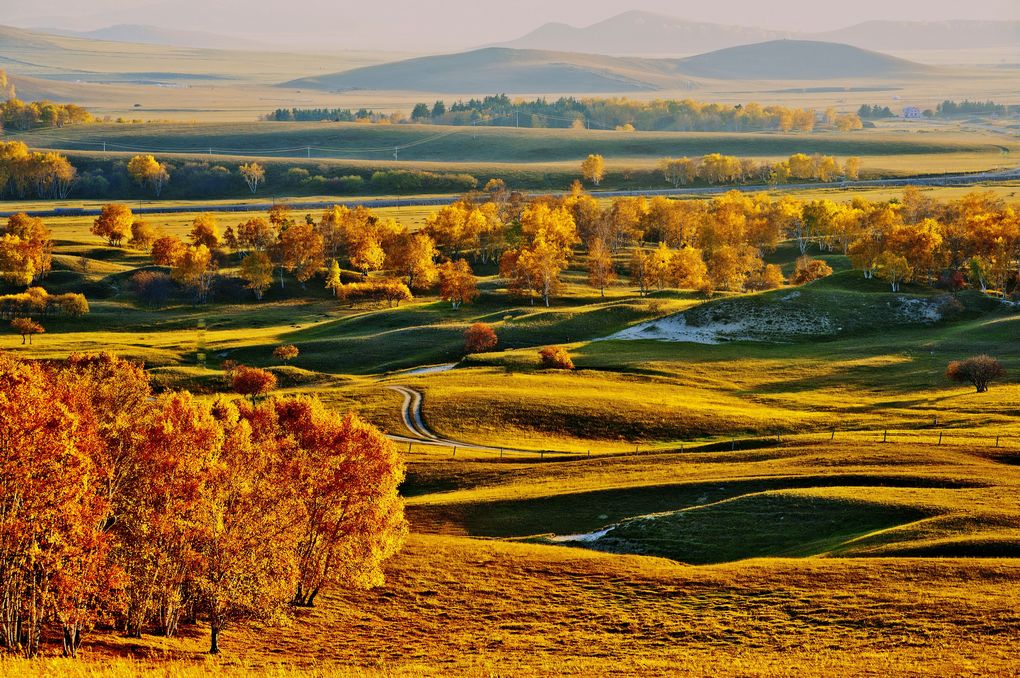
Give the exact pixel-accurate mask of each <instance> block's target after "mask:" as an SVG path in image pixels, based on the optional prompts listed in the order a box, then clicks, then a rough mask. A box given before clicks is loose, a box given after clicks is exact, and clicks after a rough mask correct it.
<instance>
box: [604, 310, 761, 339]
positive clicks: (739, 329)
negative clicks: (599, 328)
mask: <svg viewBox="0 0 1020 678" xmlns="http://www.w3.org/2000/svg"><path fill="white" fill-rule="evenodd" d="M745 329H746V328H745V327H744V324H743V323H711V324H708V325H705V326H703V327H694V326H693V325H688V324H687V318H685V317H684V316H683V314H679V315H673V316H669V317H668V318H662V319H660V320H653V321H651V322H647V323H641V324H640V325H634V326H633V327H628V328H627V329H625V330H622V331H620V332H617V333H616V334H613V335H611V336H608V337H606V339H619V340H621V341H636V340H639V339H653V340H656V341H686V342H688V343H691V344H721V343H722V342H723V341H726V340H733V339H743V338H746V337H742V336H740V335H741V334H742V333H743V331H744V330H745Z"/></svg>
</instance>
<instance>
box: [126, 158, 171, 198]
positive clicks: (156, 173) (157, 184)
mask: <svg viewBox="0 0 1020 678" xmlns="http://www.w3.org/2000/svg"><path fill="white" fill-rule="evenodd" d="M127 169H128V174H129V175H130V176H131V178H132V179H134V180H135V181H136V182H137V183H139V184H144V185H147V186H149V188H151V189H152V191H153V192H154V193H155V194H156V197H157V198H158V197H159V194H160V193H162V192H163V187H164V186H166V184H167V183H168V182H169V181H170V172H169V170H168V169H167V166H166V165H165V164H164V163H161V162H159V161H158V160H156V158H154V157H153V156H151V155H136V156H135V157H133V158H131V160H130V161H128V166H127Z"/></svg>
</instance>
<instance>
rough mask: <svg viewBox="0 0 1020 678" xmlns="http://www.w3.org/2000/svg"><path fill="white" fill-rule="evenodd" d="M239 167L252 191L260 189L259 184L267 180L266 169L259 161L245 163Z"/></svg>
mask: <svg viewBox="0 0 1020 678" xmlns="http://www.w3.org/2000/svg"><path fill="white" fill-rule="evenodd" d="M238 169H239V170H240V171H241V176H242V177H244V182H245V183H246V184H248V188H249V189H251V192H252V193H254V192H255V191H257V190H259V186H260V185H261V184H262V183H264V182H265V180H266V169H265V168H264V167H263V166H262V165H260V164H258V163H257V162H251V163H245V164H243V165H241V166H240V167H238Z"/></svg>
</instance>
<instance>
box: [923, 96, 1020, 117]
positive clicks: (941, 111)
mask: <svg viewBox="0 0 1020 678" xmlns="http://www.w3.org/2000/svg"><path fill="white" fill-rule="evenodd" d="M1011 109H1012V110H1018V109H1020V107H1018V106H1007V105H1005V104H997V103H995V102H994V101H970V100H969V99H964V100H963V101H959V102H957V101H952V100H950V99H946V100H945V101H943V102H942V103H940V104H939V105H937V106H936V107H935V113H936V114H937V115H939V116H940V117H943V118H950V117H953V116H956V115H1006V114H1007V113H1009V111H1010V110H1011Z"/></svg>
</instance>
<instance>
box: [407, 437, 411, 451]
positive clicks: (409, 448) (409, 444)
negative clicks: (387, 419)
mask: <svg viewBox="0 0 1020 678" xmlns="http://www.w3.org/2000/svg"><path fill="white" fill-rule="evenodd" d="M407 453H408V454H411V441H410V440H408V441H407Z"/></svg>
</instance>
